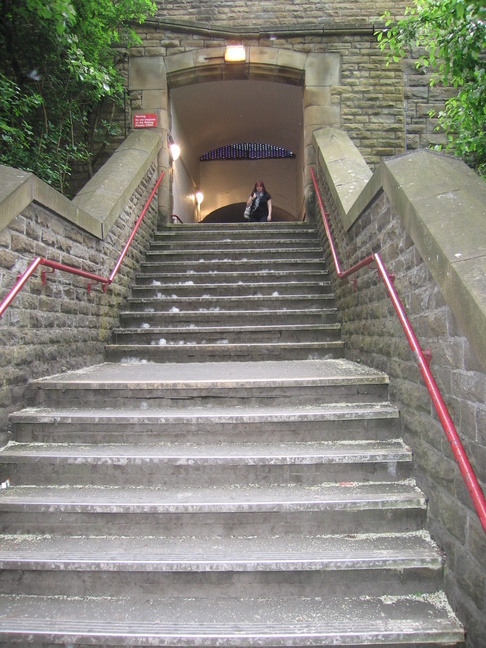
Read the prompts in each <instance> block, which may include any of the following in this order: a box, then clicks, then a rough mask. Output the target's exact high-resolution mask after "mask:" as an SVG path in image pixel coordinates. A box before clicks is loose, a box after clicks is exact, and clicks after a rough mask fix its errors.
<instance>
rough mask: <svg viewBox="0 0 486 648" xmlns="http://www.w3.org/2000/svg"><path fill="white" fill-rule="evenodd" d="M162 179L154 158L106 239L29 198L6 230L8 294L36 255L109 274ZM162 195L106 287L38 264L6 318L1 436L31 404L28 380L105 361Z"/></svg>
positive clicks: (4, 283)
mask: <svg viewBox="0 0 486 648" xmlns="http://www.w3.org/2000/svg"><path fill="white" fill-rule="evenodd" d="M156 179H157V165H156V162H155V161H154V162H153V163H152V165H151V166H150V168H149V169H148V171H147V172H146V174H145V176H144V177H143V179H142V180H141V182H140V184H139V186H138V187H137V188H136V190H135V191H134V192H133V194H132V196H131V197H130V198H129V200H128V201H127V203H126V204H125V206H124V208H123V209H122V211H121V213H120V215H119V217H118V218H117V219H116V221H115V223H114V224H113V226H112V227H111V229H110V231H109V233H108V235H107V236H106V237H105V239H104V240H102V239H100V238H99V237H97V236H95V235H93V234H90V233H88V232H87V231H84V230H82V229H80V228H79V227H78V226H77V225H75V224H73V223H70V222H69V221H67V220H65V219H63V218H62V217H61V216H59V215H58V214H56V213H53V212H52V211H49V210H48V209H47V208H46V207H44V206H42V205H40V204H38V203H35V202H33V203H31V204H30V205H29V206H27V207H26V208H24V209H23V210H22V212H21V213H20V214H18V216H16V217H15V218H14V219H13V220H12V221H11V222H10V224H9V225H8V226H7V227H6V228H5V229H3V230H2V231H1V232H0V286H1V295H0V297H1V298H2V299H4V297H5V296H6V295H7V293H8V291H9V290H10V289H11V288H12V287H13V285H14V284H15V282H16V280H17V277H18V275H19V274H22V273H23V272H25V270H26V269H27V267H28V266H29V265H30V263H31V262H32V261H33V260H34V259H35V258H36V257H38V256H40V257H41V258H46V259H49V260H50V261H55V262H57V263H61V264H65V265H69V266H73V267H75V268H78V269H82V270H83V271H86V272H89V273H92V274H95V275H98V276H101V277H104V278H107V277H109V276H110V273H111V271H112V270H113V268H114V266H115V264H116V262H117V260H118V258H119V256H120V254H121V252H122V250H123V248H124V246H125V244H126V242H127V240H128V237H129V236H130V234H131V232H132V230H133V227H134V225H135V223H136V221H137V219H138V217H139V216H140V213H141V211H142V209H143V207H144V205H145V203H146V202H147V200H148V198H149V195H150V193H151V191H152V189H153V187H154V185H155V182H156ZM157 220H158V207H157V201H156V200H154V201H152V204H151V206H150V208H149V210H148V211H147V213H146V215H145V217H144V219H143V221H142V224H141V226H140V227H139V229H138V231H137V234H136V236H135V238H134V240H133V243H132V245H131V247H130V249H129V252H128V254H127V256H126V257H125V261H124V263H123V264H122V265H121V268H120V271H119V273H118V274H117V276H116V277H115V280H114V282H113V283H112V284H111V285H110V286H109V287H108V288H107V289H106V293H105V292H103V290H102V287H101V286H100V285H98V284H93V285H92V286H91V291H90V294H88V289H87V288H88V281H87V280H86V279H84V278H82V277H77V276H75V275H71V274H67V273H64V272H61V271H57V270H56V271H55V272H54V273H51V271H50V269H49V268H46V275H47V276H46V282H45V286H44V285H43V284H42V281H41V275H40V268H38V269H37V270H36V272H35V273H34V275H33V276H32V277H31V278H30V280H29V281H28V282H27V284H26V285H25V287H24V289H23V290H22V291H21V292H20V293H19V295H17V297H16V298H15V299H14V300H13V302H12V303H11V305H10V306H9V308H8V309H7V310H6V311H5V313H4V315H3V317H2V318H1V319H0V347H1V351H0V371H1V373H2V384H1V386H0V443H1V444H2V445H3V444H4V443H5V441H6V431H7V421H8V415H9V414H10V413H11V412H12V411H15V410H16V409H20V408H22V407H24V406H25V401H24V394H25V391H26V387H27V384H28V381H29V380H30V379H35V378H39V377H43V376H47V375H52V374H56V373H60V372H63V371H65V370H69V369H77V368H81V367H85V366H89V365H92V364H97V363H99V362H103V360H104V358H103V353H104V345H105V343H106V342H108V341H109V340H110V335H111V329H112V328H113V326H115V325H116V322H117V318H118V309H119V307H120V305H121V304H122V303H123V302H124V300H125V299H126V297H127V293H128V289H129V285H130V282H131V280H132V278H133V275H134V273H135V271H136V270H137V268H138V267H139V264H140V262H141V261H142V260H143V258H144V257H145V252H146V250H147V248H148V245H149V242H150V240H151V237H152V234H153V231H154V229H155V225H156V222H157Z"/></svg>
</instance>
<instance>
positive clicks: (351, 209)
mask: <svg viewBox="0 0 486 648" xmlns="http://www.w3.org/2000/svg"><path fill="white" fill-rule="evenodd" d="M314 139H315V144H316V147H317V152H318V157H319V162H320V164H321V166H322V170H323V172H324V175H325V177H326V180H327V182H328V183H329V187H330V190H331V193H332V195H333V197H334V198H335V201H336V204H337V206H338V210H339V215H340V218H341V220H342V223H343V225H344V227H345V228H346V229H347V230H348V229H349V228H350V227H351V226H352V224H353V223H354V222H355V221H356V220H357V218H359V216H360V214H362V213H363V211H364V210H365V209H366V207H367V206H368V205H369V204H370V202H371V201H372V200H373V199H374V197H375V196H376V195H377V194H378V193H379V192H380V191H384V192H385V194H386V195H387V197H388V199H389V200H390V202H391V204H392V207H393V209H394V211H395V212H396V213H397V214H398V215H399V217H400V219H401V222H402V224H403V226H404V228H405V229H406V231H407V233H408V234H409V236H410V237H411V239H412V240H413V242H414V244H415V246H416V247H417V249H418V251H419V253H420V255H421V257H422V258H423V260H424V262H425V264H426V266H427V268H428V269H429V270H430V273H431V274H432V276H433V278H434V280H435V282H436V283H437V285H438V286H439V288H440V290H441V292H442V294H443V295H444V298H445V300H446V302H447V304H448V306H449V307H450V309H451V311H452V313H453V314H454V317H455V318H456V321H457V322H458V324H459V326H460V328H461V330H462V331H463V332H464V334H465V335H466V337H467V339H468V341H469V343H470V344H471V347H472V349H473V350H474V352H475V353H476V355H477V358H478V360H479V362H480V363H481V366H482V367H483V369H486V226H485V223H486V183H485V182H484V181H483V180H481V178H479V177H478V175H477V174H476V173H475V172H474V171H472V170H471V169H470V168H469V167H467V165H466V164H464V163H463V162H462V161H461V160H459V159H458V158H454V157H450V156H447V155H444V154H439V153H435V152H433V151H429V150H418V151H414V152H412V153H408V154H404V155H401V156H397V157H395V158H393V159H390V160H388V161H385V162H383V163H382V164H381V165H380V166H379V168H378V169H377V170H376V172H375V173H374V174H372V173H371V171H370V170H369V169H368V168H367V165H366V163H365V161H364V160H363V159H362V157H361V155H360V153H359V151H358V150H357V148H356V147H355V146H354V144H353V143H352V142H351V140H350V139H349V137H348V136H347V135H346V133H344V132H343V131H339V130H338V129H333V128H324V129H320V130H319V131H317V132H316V133H315V134H314ZM370 252H371V250H363V258H364V257H365V256H367V255H368V254H369V253H370ZM344 270H345V268H344Z"/></svg>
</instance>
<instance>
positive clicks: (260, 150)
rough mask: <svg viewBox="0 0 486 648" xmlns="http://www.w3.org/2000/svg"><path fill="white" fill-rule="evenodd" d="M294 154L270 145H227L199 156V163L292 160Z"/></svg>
mask: <svg viewBox="0 0 486 648" xmlns="http://www.w3.org/2000/svg"><path fill="white" fill-rule="evenodd" d="M294 157H295V153H292V151H289V150H288V149H285V148H281V147H280V146H272V145H271V144H227V145H226V146H221V147H220V148H217V149H213V150H212V151H208V152H207V153H204V155H201V157H200V158H199V159H200V160H201V162H209V161H211V160H267V159H274V158H294Z"/></svg>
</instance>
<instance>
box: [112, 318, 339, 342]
mask: <svg viewBox="0 0 486 648" xmlns="http://www.w3.org/2000/svg"><path fill="white" fill-rule="evenodd" d="M112 335H113V344H122V345H130V344H137V345H139V344H144V345H147V344H149V345H154V346H164V345H174V344H175V345H180V344H189V345H193V344H225V345H227V344H229V345H235V344H239V345H241V344H256V343H271V342H273V343H277V342H278V343H281V342H294V343H296V344H298V343H301V342H328V341H331V340H340V339H341V325H340V324H311V325H308V326H300V325H284V326H271V325H261V326H239V327H236V326H212V327H209V326H198V327H197V328H195V327H190V326H185V327H174V326H172V327H155V326H152V325H149V324H148V323H145V326H140V327H139V328H128V327H124V328H117V329H114V330H113V332H112Z"/></svg>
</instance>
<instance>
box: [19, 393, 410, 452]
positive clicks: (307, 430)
mask: <svg viewBox="0 0 486 648" xmlns="http://www.w3.org/2000/svg"><path fill="white" fill-rule="evenodd" d="M397 422H398V410H397V408H396V407H394V406H393V405H391V404H390V403H387V402H375V403H330V404H329V405H319V406H317V405H314V406H310V405H308V406H294V407H292V406H289V405H287V404H282V405H281V406H280V407H278V408H272V407H253V408H251V407H245V408H244V407H239V408H236V409H235V408H228V407H224V406H223V405H221V404H220V405H219V406H218V407H212V408H209V407H207V406H206V407H201V408H199V409H197V408H192V409H191V410H190V411H189V412H188V410H187V408H185V407H182V408H181V409H175V408H172V409H167V410H157V409H152V410H141V409H133V408H129V407H125V408H123V409H117V410H116V411H113V410H112V409H109V410H107V409H99V408H96V409H95V408H91V409H88V408H85V407H82V406H81V405H80V406H79V407H77V408H72V409H67V408H59V407H58V408H48V407H32V408H26V409H24V410H22V411H20V412H17V413H15V414H12V415H11V417H10V426H11V430H12V435H13V438H14V439H15V440H16V441H18V442H21V443H22V442H23V443H25V442H29V441H32V442H40V443H45V442H63V443H72V442H74V441H75V442H78V443H102V442H104V443H153V442H156V441H162V440H164V441H168V442H172V441H180V439H181V438H183V439H184V440H185V441H187V442H190V443H191V442H192V443H194V442H197V441H199V442H200V443H208V442H209V443H212V442H229V441H234V440H235V439H245V440H246V441H247V442H251V441H259V440H261V439H262V438H264V439H266V441H267V442H269V443H270V442H276V441H278V442H285V441H302V442H303V441H320V440H325V441H337V440H340V441H343V440H348V441H355V440H358V439H361V440H365V439H369V440H379V441H386V440H390V439H394V438H396V437H397V436H398V426H397Z"/></svg>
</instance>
